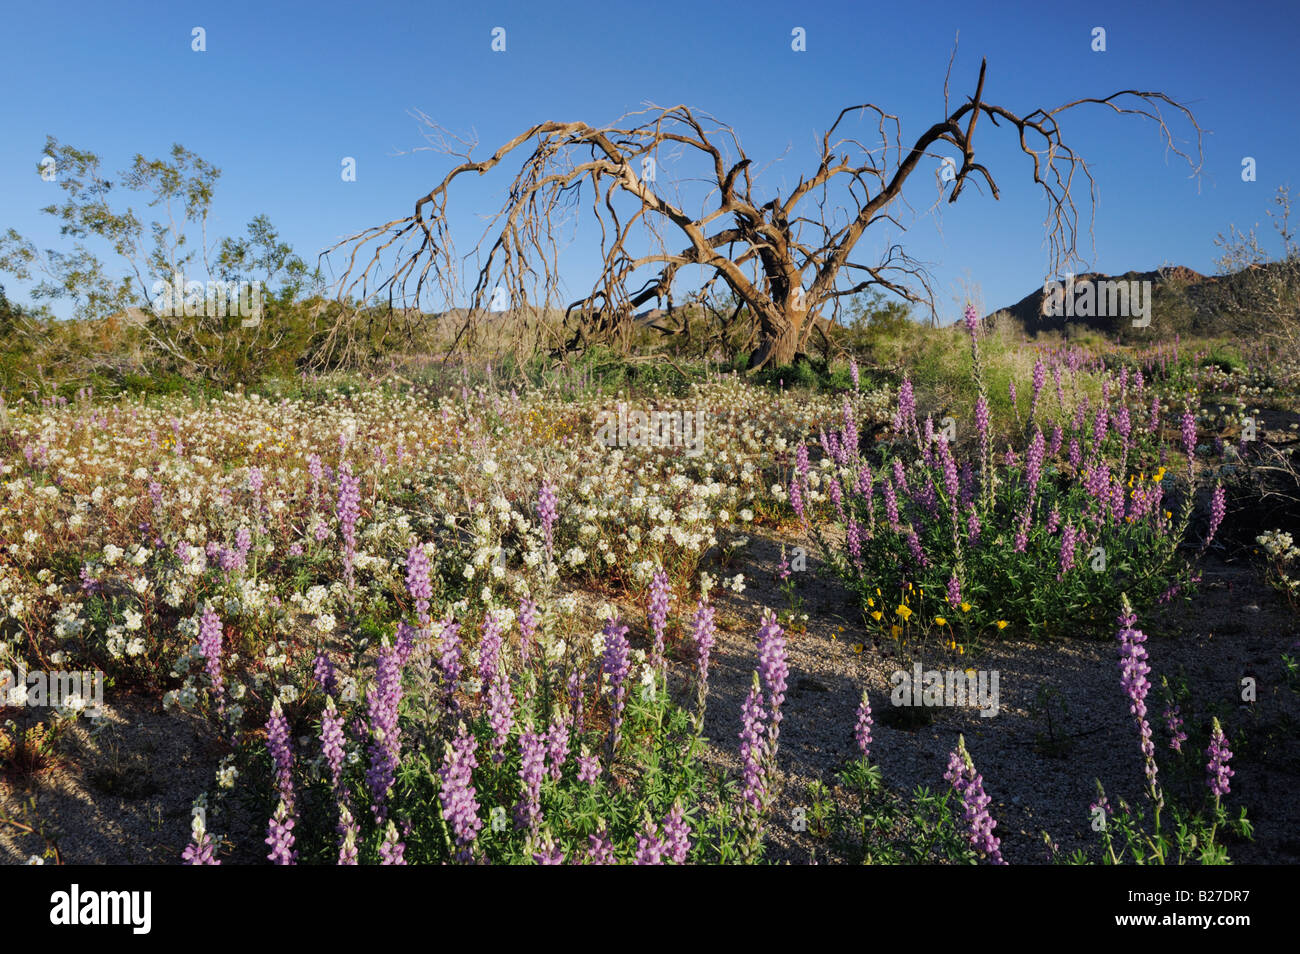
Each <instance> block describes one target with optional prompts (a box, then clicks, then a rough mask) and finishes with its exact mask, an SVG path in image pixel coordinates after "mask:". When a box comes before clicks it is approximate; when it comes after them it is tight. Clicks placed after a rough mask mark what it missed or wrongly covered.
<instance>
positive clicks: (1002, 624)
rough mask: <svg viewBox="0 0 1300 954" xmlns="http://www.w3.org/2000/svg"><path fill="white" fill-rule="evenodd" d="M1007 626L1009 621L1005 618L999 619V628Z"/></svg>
mask: <svg viewBox="0 0 1300 954" xmlns="http://www.w3.org/2000/svg"><path fill="white" fill-rule="evenodd" d="M1006 628H1007V621H1006V620H1005V619H1000V620H998V629H1006Z"/></svg>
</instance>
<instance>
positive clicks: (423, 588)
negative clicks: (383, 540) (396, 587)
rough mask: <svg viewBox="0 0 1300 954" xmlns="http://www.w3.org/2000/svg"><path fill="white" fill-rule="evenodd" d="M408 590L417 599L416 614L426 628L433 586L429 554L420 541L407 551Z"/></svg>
mask: <svg viewBox="0 0 1300 954" xmlns="http://www.w3.org/2000/svg"><path fill="white" fill-rule="evenodd" d="M406 590H407V592H408V593H410V594H411V599H413V600H415V615H416V616H417V617H418V618H419V620H420V625H421V626H422V627H424V628H426V629H427V628H428V626H429V600H431V599H432V598H433V586H432V584H431V583H430V582H429V555H428V554H427V553H425V552H424V547H423V546H422V545H420V544H419V543H413V544H411V549H410V550H408V551H407V553H406Z"/></svg>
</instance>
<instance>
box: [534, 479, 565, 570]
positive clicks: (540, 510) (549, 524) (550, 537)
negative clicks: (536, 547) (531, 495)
mask: <svg viewBox="0 0 1300 954" xmlns="http://www.w3.org/2000/svg"><path fill="white" fill-rule="evenodd" d="M558 506H559V498H558V497H557V496H556V494H555V486H554V485H553V484H552V483H551V482H550V481H546V480H544V481H542V486H541V489H540V490H538V492H537V519H538V520H539V521H540V522H541V524H542V539H543V540H544V541H545V542H546V560H547V562H548V563H549V562H550V561H551V560H552V559H553V558H554V556H555V521H556V520H557V519H559V515H560V512H559V509H558Z"/></svg>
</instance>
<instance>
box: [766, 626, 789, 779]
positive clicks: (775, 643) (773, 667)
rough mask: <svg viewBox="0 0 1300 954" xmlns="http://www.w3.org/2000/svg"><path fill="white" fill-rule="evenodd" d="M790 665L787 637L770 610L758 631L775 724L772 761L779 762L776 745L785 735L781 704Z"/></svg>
mask: <svg viewBox="0 0 1300 954" xmlns="http://www.w3.org/2000/svg"><path fill="white" fill-rule="evenodd" d="M789 675H790V664H789V662H788V660H787V657H786V648H785V633H784V632H783V631H782V629H781V625H780V624H779V623H778V622H777V621H776V614H775V613H773V612H772V611H771V610H770V609H769V610H765V611H764V612H763V619H762V623H761V625H760V626H759V628H758V676H759V679H760V681H761V682H762V684H763V692H764V696H765V698H764V701H765V702H766V704H767V714H768V715H769V716H770V717H771V719H772V722H771V725H770V726H769V728H768V757H769V758H776V741H777V736H778V735H780V731H781V704H782V703H783V702H785V690H786V680H787V679H788V678H789Z"/></svg>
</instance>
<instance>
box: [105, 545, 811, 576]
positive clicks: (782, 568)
mask: <svg viewBox="0 0 1300 954" xmlns="http://www.w3.org/2000/svg"><path fill="white" fill-rule="evenodd" d="M82 572H83V573H84V572H85V570H84V569H83V570H82ZM776 578H777V579H778V580H780V581H781V582H782V583H784V582H785V581H786V580H788V579H790V561H789V560H787V559H786V557H785V544H781V562H780V563H779V564H777V568H776Z"/></svg>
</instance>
